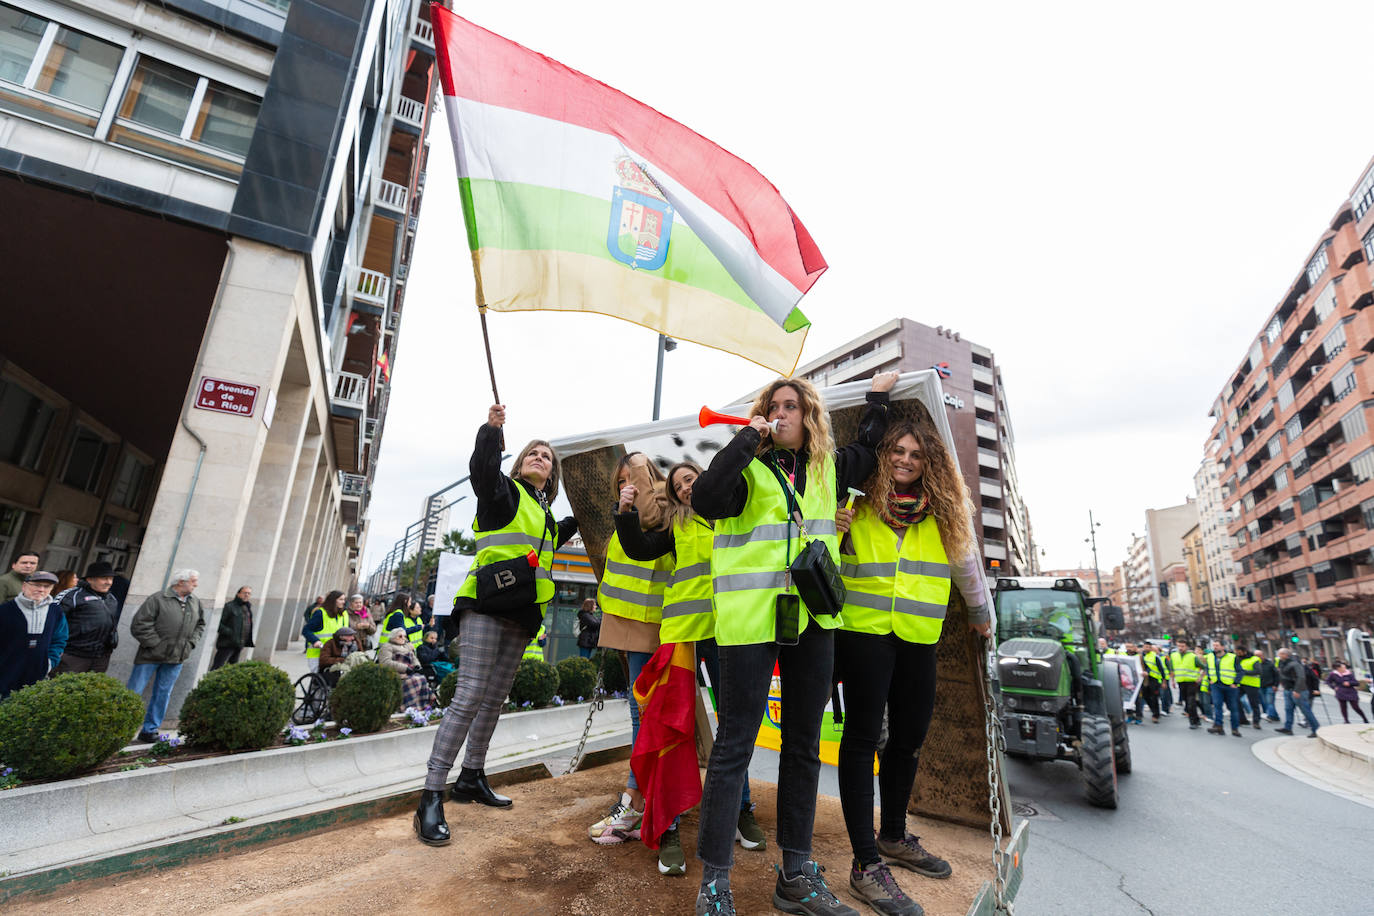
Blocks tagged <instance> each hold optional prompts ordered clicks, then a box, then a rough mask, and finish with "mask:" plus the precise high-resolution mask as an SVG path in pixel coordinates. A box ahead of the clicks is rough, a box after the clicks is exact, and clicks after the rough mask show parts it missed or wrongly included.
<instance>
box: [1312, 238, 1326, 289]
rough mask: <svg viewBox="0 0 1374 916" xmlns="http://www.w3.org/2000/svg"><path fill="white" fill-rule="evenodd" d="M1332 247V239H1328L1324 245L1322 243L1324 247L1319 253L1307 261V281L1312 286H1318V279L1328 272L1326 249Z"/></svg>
mask: <svg viewBox="0 0 1374 916" xmlns="http://www.w3.org/2000/svg"><path fill="white" fill-rule="evenodd" d="M1330 247H1331V242H1330V240H1327V242H1326V243H1325V244H1324V245H1322V247H1321V248H1320V249H1319V250H1318V251H1317V253H1316V254H1314V255H1313V256H1312V260H1310V261H1308V262H1307V282H1308V283H1309V284H1311V285H1312V286H1316V285H1317V281H1318V280H1320V279H1321V277H1322V274H1324V273H1326V265H1327V256H1326V249H1328V248H1330Z"/></svg>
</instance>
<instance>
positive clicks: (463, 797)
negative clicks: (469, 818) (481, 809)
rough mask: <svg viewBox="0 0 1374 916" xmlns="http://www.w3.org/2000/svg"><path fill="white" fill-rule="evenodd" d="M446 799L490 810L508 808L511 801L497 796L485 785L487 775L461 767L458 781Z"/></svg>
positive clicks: (502, 796)
mask: <svg viewBox="0 0 1374 916" xmlns="http://www.w3.org/2000/svg"><path fill="white" fill-rule="evenodd" d="M448 797H449V798H451V799H452V800H453V801H456V802H478V803H480V804H483V805H489V806H490V807H492V808H509V807H510V806H511V800H510V799H509V798H507V797H506V796H504V795H497V794H496V793H495V792H493V791H492V790H491V786H490V785H488V784H487V774H486V773H484V772H482V771H481V770H474V769H472V768H471V767H463V769H462V770H461V771H459V773H458V781H457V782H455V783H454V784H453V788H452V789H450V790H449V793H448Z"/></svg>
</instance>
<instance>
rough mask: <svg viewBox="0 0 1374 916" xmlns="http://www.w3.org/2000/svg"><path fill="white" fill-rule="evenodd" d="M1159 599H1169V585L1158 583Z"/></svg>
mask: <svg viewBox="0 0 1374 916" xmlns="http://www.w3.org/2000/svg"><path fill="white" fill-rule="evenodd" d="M1159 597H1161V598H1168V597H1169V583H1168V582H1161V583H1159Z"/></svg>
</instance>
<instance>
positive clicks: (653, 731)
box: [630, 642, 701, 849]
mask: <svg viewBox="0 0 1374 916" xmlns="http://www.w3.org/2000/svg"><path fill="white" fill-rule="evenodd" d="M696 685H697V678H696V653H695V652H694V651H693V644H692V643H690V642H685V643H665V644H664V645H662V646H659V647H658V651H657V652H655V653H654V656H653V658H651V659H649V663H648V664H647V665H645V666H644V670H643V672H641V673H640V675H639V677H638V678H637V679H636V680H635V683H634V692H635V702H637V703H638V704H639V709H640V713H639V737H638V738H637V739H636V740H635V746H634V751H633V752H632V753H631V755H630V768H631V769H633V770H634V774H635V780H636V781H637V782H638V783H639V791H640V792H641V793H643V795H644V823H643V825H642V826H641V827H640V832H639V835H640V838H641V839H642V840H643V841H644V845H645V846H648V847H649V848H650V849H657V848H658V838H659V837H660V836H662V835H663V832H664V831H665V830H667V829H668V828H669V827H670V826H672V823H673V818H675V817H677V816H678V815H679V814H681V813H682V812H684V811H686V810H688V809H689V808H691V807H692V806H693V805H695V804H697V802H699V801H701V771H700V770H699V769H698V768H697V746H696V702H695V697H693V696H692V692H693V691H694V690H696Z"/></svg>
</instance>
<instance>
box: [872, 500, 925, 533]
mask: <svg viewBox="0 0 1374 916" xmlns="http://www.w3.org/2000/svg"><path fill="white" fill-rule="evenodd" d="M885 509H886V511H884V512H882V513H881V514H882V516H883V521H885V522H887V523H888V525H890V526H893V527H897V526H900V525H906V526H910V525H915V524H916V523H917V522H919V521H920V520H921V519H923V518H925V517H926V513H927V512H928V511H929V510H930V497H928V496H926V495H925V494H924V493H917V494H911V493H896V492H893V493H889V494H888V496H887V506H886V507H885Z"/></svg>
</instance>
